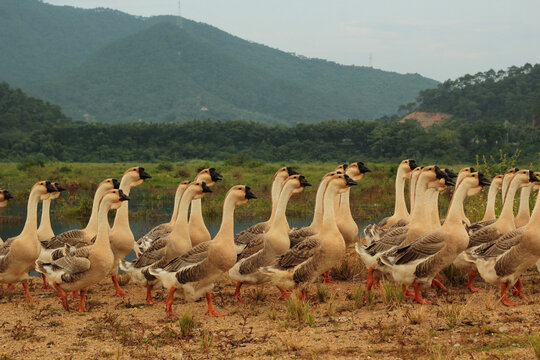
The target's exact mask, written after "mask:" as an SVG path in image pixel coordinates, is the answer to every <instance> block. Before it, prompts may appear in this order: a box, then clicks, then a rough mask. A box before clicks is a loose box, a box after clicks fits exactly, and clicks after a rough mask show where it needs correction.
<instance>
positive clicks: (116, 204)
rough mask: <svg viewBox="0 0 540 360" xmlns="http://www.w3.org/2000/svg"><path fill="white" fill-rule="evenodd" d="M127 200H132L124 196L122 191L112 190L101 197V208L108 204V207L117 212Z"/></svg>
mask: <svg viewBox="0 0 540 360" xmlns="http://www.w3.org/2000/svg"><path fill="white" fill-rule="evenodd" d="M127 200H130V198H129V196H127V195H126V194H124V192H123V191H122V189H112V190H108V191H107V192H106V193H104V194H103V196H102V197H101V201H100V206H101V205H102V204H106V206H110V209H112V210H116V209H119V208H120V206H121V205H122V202H124V201H127Z"/></svg>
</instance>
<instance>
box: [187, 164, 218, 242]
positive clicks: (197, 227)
mask: <svg viewBox="0 0 540 360" xmlns="http://www.w3.org/2000/svg"><path fill="white" fill-rule="evenodd" d="M222 179H223V176H221V174H220V173H218V172H217V171H216V169H214V168H209V169H203V170H201V171H200V172H199V173H198V174H197V176H196V177H195V181H204V182H206V185H208V186H210V187H212V186H214V184H215V183H216V181H219V180H222ZM189 236H190V238H191V244H192V245H193V246H195V245H198V244H200V243H202V242H205V241H210V240H211V239H212V237H211V236H210V232H208V229H207V228H206V225H205V224H204V219H203V216H202V201H201V199H196V200H193V202H192V203H191V213H190V216H189Z"/></svg>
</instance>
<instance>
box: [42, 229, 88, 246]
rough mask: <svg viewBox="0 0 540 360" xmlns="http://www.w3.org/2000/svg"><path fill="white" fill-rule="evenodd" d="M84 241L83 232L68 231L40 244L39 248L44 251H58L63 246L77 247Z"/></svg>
mask: <svg viewBox="0 0 540 360" xmlns="http://www.w3.org/2000/svg"><path fill="white" fill-rule="evenodd" d="M81 242H85V241H84V231H83V230H69V231H66V232H63V233H61V234H58V235H56V236H53V237H52V238H50V239H49V240H45V241H42V242H41V246H42V247H43V248H45V249H58V248H61V247H64V245H66V244H68V245H72V246H77V244H80V243H81Z"/></svg>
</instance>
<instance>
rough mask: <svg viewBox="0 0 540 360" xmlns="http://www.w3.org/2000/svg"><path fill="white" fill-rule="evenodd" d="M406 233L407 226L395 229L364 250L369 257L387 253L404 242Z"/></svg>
mask: <svg viewBox="0 0 540 360" xmlns="http://www.w3.org/2000/svg"><path fill="white" fill-rule="evenodd" d="M408 231H409V228H408V227H407V226H402V227H397V228H395V229H394V230H392V231H390V232H387V233H386V234H384V236H383V237H382V238H381V239H380V240H377V241H374V242H372V243H371V244H369V245H366V246H365V250H366V252H367V253H368V254H369V255H371V256H375V255H376V254H380V253H382V252H385V251H388V250H390V249H392V248H393V247H396V246H399V245H401V243H403V241H405V239H406V238H407V232H408Z"/></svg>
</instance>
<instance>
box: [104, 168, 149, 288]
mask: <svg viewBox="0 0 540 360" xmlns="http://www.w3.org/2000/svg"><path fill="white" fill-rule="evenodd" d="M151 178H152V176H150V174H148V173H147V172H146V171H144V168H143V167H140V166H135V167H132V168H130V169H128V170H126V172H125V173H124V175H123V176H122V180H120V189H121V190H122V192H123V193H124V194H125V195H126V196H128V197H129V193H130V191H131V188H133V187H135V186H139V185H141V184H142V183H143V182H144V180H146V179H151ZM109 238H110V241H111V249H112V252H113V254H114V262H113V265H112V268H111V280H112V282H113V284H114V287H115V289H116V292H115V296H129V294H127V293H125V292H124V291H123V290H122V288H121V287H120V284H118V277H117V276H118V265H119V263H120V260H122V259H123V258H125V257H126V255H127V254H128V253H129V252H130V251H131V250H133V246H134V245H133V244H134V243H135V238H134V236H133V233H132V232H131V228H130V227H129V216H128V204H127V203H126V202H124V203H122V204H120V207H119V208H118V210H116V216H115V217H114V223H113V226H112V228H111V231H110V233H109Z"/></svg>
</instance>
